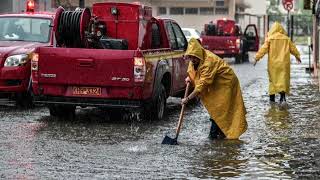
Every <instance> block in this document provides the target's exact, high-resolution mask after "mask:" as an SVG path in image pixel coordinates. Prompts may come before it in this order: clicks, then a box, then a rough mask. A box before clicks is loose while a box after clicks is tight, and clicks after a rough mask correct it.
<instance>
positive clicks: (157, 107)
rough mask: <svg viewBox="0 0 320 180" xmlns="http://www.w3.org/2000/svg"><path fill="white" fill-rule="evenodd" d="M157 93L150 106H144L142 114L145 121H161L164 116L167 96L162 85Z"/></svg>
mask: <svg viewBox="0 0 320 180" xmlns="http://www.w3.org/2000/svg"><path fill="white" fill-rule="evenodd" d="M157 91H158V92H157V95H156V97H155V98H154V100H153V102H152V103H151V106H148V105H145V107H144V112H143V113H145V115H144V119H145V120H146V119H149V118H150V119H149V120H161V119H162V118H163V117H164V115H165V109H166V103H167V96H166V90H165V88H164V86H163V84H161V85H160V87H159V89H158V90H157Z"/></svg>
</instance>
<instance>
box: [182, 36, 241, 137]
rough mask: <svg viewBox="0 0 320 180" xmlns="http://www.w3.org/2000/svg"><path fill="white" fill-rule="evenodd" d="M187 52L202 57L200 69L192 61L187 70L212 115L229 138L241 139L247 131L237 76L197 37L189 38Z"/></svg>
mask: <svg viewBox="0 0 320 180" xmlns="http://www.w3.org/2000/svg"><path fill="white" fill-rule="evenodd" d="M186 55H191V56H195V57H197V58H199V59H200V64H199V66H198V69H197V70H195V69H194V67H193V63H192V62H190V63H189V67H188V73H189V77H190V79H191V81H192V83H193V84H194V85H195V91H198V92H199V93H200V94H199V96H200V99H201V102H202V104H203V105H204V106H205V108H206V109H207V110H208V112H209V114H210V117H211V118H212V119H214V121H215V122H216V124H217V125H218V126H219V128H220V129H221V130H222V132H223V133H224V135H225V136H226V138H227V139H238V138H239V136H240V135H241V134H243V133H244V132H245V131H246V130H247V121H246V116H245V115H246V109H245V106H244V103H243V99H242V93H241V89H240V84H239V81H238V78H237V76H236V75H235V73H234V72H233V70H232V69H231V68H230V67H229V65H228V64H227V63H226V62H224V61H223V60H222V59H221V58H219V57H218V56H216V55H215V54H213V53H211V52H210V51H208V50H205V49H204V48H202V46H201V45H200V43H199V42H198V41H197V40H196V39H194V38H192V39H191V40H190V41H189V45H188V49H187V51H186Z"/></svg>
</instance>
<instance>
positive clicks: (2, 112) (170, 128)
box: [0, 60, 320, 179]
mask: <svg viewBox="0 0 320 180" xmlns="http://www.w3.org/2000/svg"><path fill="white" fill-rule="evenodd" d="M233 67H234V69H235V71H236V73H237V74H238V77H239V79H240V83H241V87H242V91H243V96H244V100H245V105H246V108H247V111H248V114H247V121H248V131H247V132H246V133H245V134H243V135H242V136H241V138H240V140H214V141H211V140H209V139H208V134H209V126H210V123H209V116H208V114H207V112H206V110H205V109H204V108H203V107H202V106H201V104H200V103H194V104H192V105H190V106H188V108H187V110H186V114H185V121H184V124H183V127H182V131H181V133H180V136H179V139H178V142H179V145H177V146H170V145H161V141H162V139H163V138H164V136H165V134H166V133H168V132H169V133H170V135H171V136H172V137H173V136H174V131H175V126H176V124H177V120H178V116H179V112H180V105H179V102H180V101H179V99H175V98H170V99H169V102H168V111H167V112H168V114H167V116H166V118H165V120H162V121H159V122H156V121H135V120H132V119H130V118H129V119H128V118H121V117H120V114H113V115H112V116H110V114H108V113H107V112H106V111H104V110H100V109H90V108H88V109H82V110H77V116H76V119H75V120H57V119H55V118H51V117H49V112H48V110H47V109H46V108H43V107H37V108H35V109H31V110H18V109H16V108H15V107H13V106H1V107H0V179H167V178H168V179H197V178H201V179H202V178H203V179H297V178H298V179H319V177H320V151H319V150H320V140H319V139H320V121H319V120H320V118H319V117H320V109H319V104H320V96H319V93H318V92H317V87H316V86H315V85H314V80H313V79H312V78H311V76H310V75H309V74H307V73H305V68H304V67H303V66H302V65H292V79H291V84H292V85H291V90H292V95H291V96H289V97H287V102H288V103H287V104H288V106H280V105H278V104H275V105H270V104H269V101H268V98H269V97H268V94H267V89H268V87H267V84H268V79H267V77H266V75H267V74H266V60H264V61H262V62H260V63H258V64H257V66H256V67H253V66H252V64H249V63H248V64H241V65H233ZM278 99H279V97H277V100H278Z"/></svg>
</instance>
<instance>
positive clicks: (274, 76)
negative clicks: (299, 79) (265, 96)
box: [255, 22, 300, 95]
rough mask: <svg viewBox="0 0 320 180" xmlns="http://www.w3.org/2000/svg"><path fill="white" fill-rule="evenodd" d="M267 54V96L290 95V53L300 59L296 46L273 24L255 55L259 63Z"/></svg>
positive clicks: (281, 28)
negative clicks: (282, 93)
mask: <svg viewBox="0 0 320 180" xmlns="http://www.w3.org/2000/svg"><path fill="white" fill-rule="evenodd" d="M267 53H268V74H269V94H270V95H272V94H276V93H280V92H285V93H287V94H289V93H290V53H291V54H293V55H294V56H295V57H296V58H297V59H300V53H299V52H298V50H297V48H296V46H295V45H294V44H293V43H292V41H291V40H290V39H289V37H288V36H287V35H286V32H285V30H284V29H283V27H282V26H281V25H280V24H279V23H278V22H275V23H274V24H273V25H272V27H271V29H270V31H269V32H268V37H267V38H266V41H265V42H264V44H263V45H262V47H261V48H260V49H259V51H258V52H257V54H256V58H255V59H256V61H259V60H260V59H261V58H262V57H263V56H264V55H265V54H267Z"/></svg>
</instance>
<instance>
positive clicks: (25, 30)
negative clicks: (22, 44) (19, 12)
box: [0, 17, 51, 42]
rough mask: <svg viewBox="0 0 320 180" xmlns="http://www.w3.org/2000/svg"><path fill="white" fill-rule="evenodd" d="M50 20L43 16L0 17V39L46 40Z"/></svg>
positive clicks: (48, 33) (47, 38)
mask: <svg viewBox="0 0 320 180" xmlns="http://www.w3.org/2000/svg"><path fill="white" fill-rule="evenodd" d="M50 24H51V20H50V19H43V18H27V17H26V18H24V17H19V18H16V17H5V18H0V41H1V40H5V41H33V42H48V41H49V37H50V32H51V28H50Z"/></svg>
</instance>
